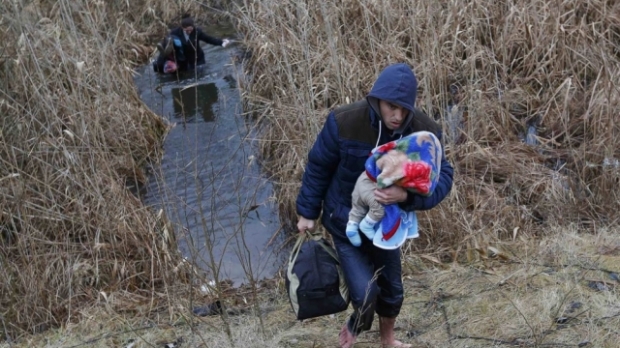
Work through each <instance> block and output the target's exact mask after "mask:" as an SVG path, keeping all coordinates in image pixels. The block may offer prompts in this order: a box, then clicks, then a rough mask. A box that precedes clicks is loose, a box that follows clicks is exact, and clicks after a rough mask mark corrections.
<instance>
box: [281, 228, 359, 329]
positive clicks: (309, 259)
mask: <svg viewBox="0 0 620 348" xmlns="http://www.w3.org/2000/svg"><path fill="white" fill-rule="evenodd" d="M286 290H287V292H288V296H289V300H290V302H291V307H292V308H293V312H295V315H296V316H297V319H298V320H303V319H310V318H316V317H320V316H323V315H329V314H334V313H338V312H342V311H344V310H346V309H347V307H348V306H349V289H348V288H347V285H346V283H345V280H344V275H343V273H342V269H341V267H340V261H339V260H338V256H337V255H336V251H335V250H334V249H333V248H332V247H331V245H329V243H328V242H327V241H326V240H325V239H324V238H322V237H321V236H312V235H310V234H309V233H303V234H300V235H299V237H298V238H297V242H296V243H295V246H293V250H292V251H291V255H290V257H289V262H288V268H287V272H286Z"/></svg>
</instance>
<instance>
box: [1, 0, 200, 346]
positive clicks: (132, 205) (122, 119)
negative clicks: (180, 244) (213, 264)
mask: <svg viewBox="0 0 620 348" xmlns="http://www.w3.org/2000/svg"><path fill="white" fill-rule="evenodd" d="M130 4H131V5H130ZM128 6H130V7H128ZM200 8H201V7H200V6H199V5H198V4H196V3H195V2H193V1H177V2H174V3H170V2H164V1H150V0H147V1H131V2H126V1H68V0H62V1H46V0H42V1H23V2H22V1H20V2H4V4H3V5H2V7H1V9H0V22H1V23H2V28H3V29H2V31H1V32H0V39H1V41H2V42H3V43H4V44H3V47H2V51H1V53H0V55H1V56H0V81H2V82H1V84H0V163H1V164H0V232H1V234H0V278H2V279H3V281H2V282H1V283H0V294H1V295H0V308H2V310H1V311H0V334H1V335H2V337H3V338H8V339H16V338H18V337H19V336H21V335H24V334H27V333H32V332H36V331H40V330H44V329H46V328H48V327H53V326H57V325H61V324H66V323H71V322H73V321H75V320H77V319H78V318H80V316H81V314H82V311H83V310H84V308H85V307H88V306H90V305H93V304H102V303H107V305H108V306H110V307H113V308H116V309H118V310H120V311H122V312H132V313H142V314H145V313H148V312H149V311H153V310H156V309H158V308H160V306H161V305H166V306H168V305H169V297H168V296H167V295H168V293H167V292H168V291H172V288H169V287H168V286H169V285H171V282H172V281H174V283H175V284H176V283H185V282H186V281H187V272H186V271H184V269H183V268H182V267H181V268H178V267H176V266H177V265H179V263H180V258H179V255H178V253H177V247H176V241H175V238H174V233H173V231H172V230H169V229H166V228H165V219H163V218H162V217H161V216H157V215H156V214H153V212H151V211H148V210H146V209H145V208H144V206H143V205H142V203H141V202H140V201H139V200H138V199H137V198H136V197H134V196H133V195H132V194H131V193H130V192H129V191H128V190H127V189H126V187H125V183H126V181H127V180H132V181H138V182H143V181H144V180H145V179H146V178H145V174H144V173H143V172H142V168H143V166H144V164H145V163H146V161H148V160H150V159H154V160H156V159H157V156H158V153H157V151H158V148H159V146H160V142H161V140H162V136H163V134H164V132H165V130H166V127H165V124H164V123H163V122H162V120H161V119H160V118H159V117H157V116H156V115H155V114H153V113H152V112H151V111H150V110H148V109H147V108H145V107H144V106H143V104H142V102H141V101H140V99H139V97H138V96H137V94H136V91H135V89H134V85H133V76H132V73H133V67H135V64H136V63H137V62H139V61H142V62H143V61H145V60H146V58H147V57H148V56H149V55H150V54H151V51H152V48H151V47H152V46H151V45H150V44H151V42H150V41H151V39H150V36H149V35H150V33H157V32H162V31H165V30H166V26H165V25H164V23H165V22H167V21H173V20H177V19H178V16H179V15H180V14H181V13H182V12H184V11H196V12H198V9H200ZM112 294H114V295H113V297H114V299H115V300H114V301H112V300H110V299H111V298H112Z"/></svg>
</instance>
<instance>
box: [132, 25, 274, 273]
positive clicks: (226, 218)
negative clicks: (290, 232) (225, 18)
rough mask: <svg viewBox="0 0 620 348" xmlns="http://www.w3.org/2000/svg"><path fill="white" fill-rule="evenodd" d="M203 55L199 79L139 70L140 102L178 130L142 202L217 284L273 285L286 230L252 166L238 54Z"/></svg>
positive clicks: (211, 49) (216, 51)
mask: <svg viewBox="0 0 620 348" xmlns="http://www.w3.org/2000/svg"><path fill="white" fill-rule="evenodd" d="M220 29H221V28H220ZM208 33H209V34H210V35H214V36H219V37H230V34H231V32H230V31H228V32H226V31H222V30H220V31H219V32H218V31H216V32H215V33H214V32H208ZM227 34H228V35H227ZM203 49H204V50H205V56H206V60H207V65H206V67H203V68H200V69H198V70H197V71H195V72H189V73H187V72H186V73H182V74H181V75H179V76H175V75H166V76H163V75H159V74H156V73H154V72H153V70H152V68H151V66H150V65H149V66H144V67H142V68H140V69H138V74H137V75H136V78H135V83H136V86H137V88H138V92H139V94H140V97H141V98H142V100H143V101H144V102H145V103H146V105H147V106H148V107H149V108H151V109H152V110H153V111H154V112H156V113H158V114H159V115H161V116H162V117H165V118H166V119H168V120H169V121H170V122H171V123H175V126H174V127H173V128H172V129H171V130H170V132H169V133H168V134H167V137H166V139H165V142H164V156H163V159H162V161H161V164H160V165H159V166H157V167H155V168H153V174H152V175H151V178H150V180H149V184H148V185H147V187H146V193H145V194H144V196H143V198H144V200H145V202H146V203H147V204H148V205H152V206H154V207H155V208H156V209H159V208H162V209H163V210H164V211H165V213H166V214H167V216H168V218H169V219H170V220H171V221H172V222H173V223H174V225H175V227H176V228H175V229H176V231H177V240H178V241H179V248H180V250H181V252H182V253H183V255H184V256H186V257H187V258H188V259H190V260H191V261H193V262H195V264H196V265H198V266H199V267H200V268H202V269H204V270H205V271H206V272H207V273H208V274H210V276H211V277H213V276H214V274H215V273H219V274H218V278H219V279H231V280H233V281H234V282H235V284H236V285H240V284H241V283H246V282H247V281H248V277H247V274H248V272H250V273H251V274H252V275H253V277H254V278H255V279H260V278H265V277H270V276H272V275H273V274H274V273H275V272H276V271H277V269H278V267H279V266H280V265H281V261H282V260H281V257H278V256H276V254H275V253H274V250H276V249H277V247H278V246H279V245H276V244H278V243H281V240H280V239H279V238H278V236H280V235H281V234H280V233H279V232H278V231H279V228H280V222H279V218H278V215H277V205H276V203H275V201H274V200H273V199H272V186H271V183H270V182H269V180H268V179H267V178H265V177H264V175H263V174H262V173H261V170H260V167H259V166H258V164H257V163H256V161H255V160H254V158H255V156H256V153H257V149H256V143H255V142H253V141H252V138H253V137H254V134H253V132H252V129H251V124H250V123H249V122H247V121H246V120H245V119H244V118H243V116H240V113H241V112H242V109H241V100H240V95H239V90H238V89H237V78H239V77H240V76H241V73H242V68H241V66H239V65H235V64H233V63H232V61H233V59H232V56H238V55H239V49H238V48H237V47H235V46H234V45H231V46H228V47H226V48H222V47H219V46H211V45H208V44H205V45H204V46H203Z"/></svg>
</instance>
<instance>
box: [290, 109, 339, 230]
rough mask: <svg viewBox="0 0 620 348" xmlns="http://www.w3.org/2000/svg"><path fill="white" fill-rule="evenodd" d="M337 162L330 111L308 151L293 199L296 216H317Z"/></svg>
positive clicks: (337, 145)
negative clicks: (304, 168)
mask: <svg viewBox="0 0 620 348" xmlns="http://www.w3.org/2000/svg"><path fill="white" fill-rule="evenodd" d="M339 162H340V145H339V140H338V125H337V124H336V118H335V117H334V115H333V113H330V114H329V116H327V120H326V121H325V124H324V125H323V129H322V130H321V132H320V133H319V135H318V137H317V139H316V141H315V142H314V145H313V146H312V149H311V150H310V152H309V154H308V163H307V164H306V170H305V171H304V175H303V178H302V183H301V189H300V190H299V194H298V196H297V201H296V207H297V214H298V215H300V216H302V217H304V218H306V219H309V220H316V219H317V218H318V217H319V215H320V214H321V207H322V203H323V199H324V198H325V194H326V193H327V189H328V187H329V184H330V182H331V180H332V176H333V175H334V172H335V171H336V168H337V167H338V163H339Z"/></svg>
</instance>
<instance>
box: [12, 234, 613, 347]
mask: <svg viewBox="0 0 620 348" xmlns="http://www.w3.org/2000/svg"><path fill="white" fill-rule="evenodd" d="M550 232H552V233H553V236H545V237H542V238H541V239H540V240H533V239H531V240H527V239H525V238H522V239H520V240H518V241H514V242H501V243H496V244H493V245H480V246H479V247H480V248H479V249H480V252H479V254H478V257H477V260H473V261H472V262H470V263H467V264H459V263H453V262H450V263H441V262H436V263H428V262H427V261H428V259H426V258H425V257H424V256H415V255H410V256H408V257H407V258H406V259H405V260H404V265H405V271H404V282H405V289H406V294H405V303H404V305H403V309H402V311H401V315H400V316H399V318H398V320H397V323H396V334H397V336H398V337H399V338H400V339H402V340H404V341H406V342H408V343H412V344H413V345H414V347H448V346H449V347H463V348H464V347H470V348H471V347H511V346H519V347H554V346H560V347H562V346H566V347H578V346H580V344H581V346H582V347H609V348H612V347H616V346H617V342H618V339H620V331H619V330H618V327H619V325H620V306H619V305H618V303H620V302H619V301H620V298H619V291H618V289H619V287H620V283H619V282H617V281H615V280H613V275H612V274H611V273H609V270H610V269H615V270H618V269H620V243H618V241H617V237H616V236H617V233H618V231H617V230H609V229H601V230H598V231H597V232H596V233H594V234H586V235H583V234H581V233H579V231H578V229H576V228H571V229H566V230H557V231H550ZM558 236H560V237H558ZM487 250H495V254H492V253H489V252H487ZM269 289H270V290H269V291H267V292H262V293H261V295H260V298H259V303H260V306H259V307H260V310H261V313H262V315H263V317H264V320H265V322H264V323H263V325H261V324H260V322H259V319H258V318H257V316H256V315H255V314H254V313H251V312H248V313H243V314H240V315H234V316H231V317H230V319H229V324H230V329H231V332H232V340H231V339H229V338H228V336H227V335H226V333H225V330H224V329H223V328H222V324H221V319H220V318H218V317H204V318H196V317H193V318H192V317H191V316H189V315H188V316H187V317H182V318H181V319H179V320H176V321H166V320H160V321H159V322H155V321H149V320H145V318H141V317H140V316H136V315H125V316H123V315H119V314H112V312H110V311H108V310H106V309H105V308H102V307H99V308H92V309H89V310H88V311H86V312H85V318H86V319H84V320H83V321H81V322H80V323H77V324H71V325H67V326H66V327H64V328H63V329H60V330H53V331H49V332H47V333H46V334H44V335H37V336H33V337H29V338H28V339H26V340H24V341H23V342H22V343H21V344H20V345H16V346H15V347H32V346H36V347H48V348H52V347H82V346H89V347H111V346H115V347H121V346H123V347H125V346H131V347H133V348H140V347H152V346H158V347H159V346H163V345H164V344H166V343H179V342H182V343H181V345H180V346H182V347H185V346H187V347H308V348H309V347H315V348H317V347H334V346H336V344H337V341H338V337H337V336H338V328H339V327H340V325H342V323H343V322H344V320H345V319H346V317H347V315H348V314H350V311H351V309H349V311H347V312H343V313H339V314H337V315H335V316H326V317H321V318H316V319H311V320H306V321H304V322H299V321H297V320H295V316H294V314H293V312H292V311H291V309H290V305H289V303H288V302H287V300H286V298H285V296H283V295H284V291H285V290H284V286H283V284H282V282H276V283H274V284H271V285H270V286H269ZM378 336H379V333H378V324H377V323H376V322H375V324H374V326H373V328H372V329H371V330H370V331H368V332H366V333H363V334H362V335H360V336H359V338H358V343H357V344H356V345H355V347H356V348H360V347H361V348H363V347H368V348H370V347H376V346H377V342H379V337H378ZM131 343H133V345H131Z"/></svg>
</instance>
